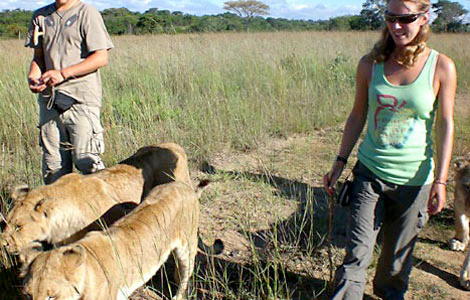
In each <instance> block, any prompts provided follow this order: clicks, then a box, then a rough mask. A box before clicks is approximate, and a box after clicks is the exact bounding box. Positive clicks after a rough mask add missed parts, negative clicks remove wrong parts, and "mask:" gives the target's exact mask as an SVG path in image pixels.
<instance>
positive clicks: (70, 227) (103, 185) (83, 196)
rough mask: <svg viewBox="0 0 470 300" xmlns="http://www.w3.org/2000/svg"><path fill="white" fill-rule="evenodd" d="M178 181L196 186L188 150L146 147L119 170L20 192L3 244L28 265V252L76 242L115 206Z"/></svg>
mask: <svg viewBox="0 0 470 300" xmlns="http://www.w3.org/2000/svg"><path fill="white" fill-rule="evenodd" d="M174 179H178V180H181V181H183V182H185V183H186V184H188V185H189V186H191V181H190V178H189V172H188V166H187V158H186V154H185V153H184V150H183V149H182V148H181V147H180V146H178V145H176V144H173V143H165V144H161V145H157V146H148V147H143V148H141V149H139V150H138V151H137V152H136V153H135V154H134V155H132V156H131V157H129V158H128V159H126V160H124V161H122V162H121V163H120V164H118V165H116V166H113V167H110V168H107V169H104V170H101V171H99V172H97V173H94V174H90V175H79V174H68V175H65V176H63V177H61V178H59V179H58V180H57V181H56V182H54V183H53V184H51V185H46V186H40V187H37V188H35V189H32V190H30V189H28V188H21V189H17V190H16V191H15V192H14V193H13V195H12V198H13V200H14V203H15V204H14V207H13V209H12V210H11V211H10V212H9V213H8V215H7V217H6V223H7V224H6V227H5V230H4V232H3V234H2V239H3V240H4V242H6V244H7V249H8V251H9V252H10V253H19V254H20V260H22V261H23V262H24V257H23V258H22V256H21V251H22V250H24V249H25V248H34V247H38V246H40V243H41V242H47V243H52V244H57V243H59V242H61V241H64V240H65V239H69V240H67V242H71V241H73V240H77V239H79V238H81V237H82V236H83V235H84V234H85V233H82V234H78V235H75V236H73V237H72V239H71V240H70V237H71V236H72V235H74V234H77V232H80V230H82V229H84V228H86V227H87V226H89V225H90V224H91V223H93V222H94V221H95V220H97V219H98V218H100V217H101V216H102V215H103V214H104V213H105V212H107V211H108V210H110V209H111V208H112V207H113V206H115V205H117V204H120V203H134V204H139V203H140V202H141V199H142V197H143V196H145V194H146V193H148V191H150V190H151V188H152V187H154V186H155V185H157V184H162V183H167V182H170V181H172V180H174ZM107 221H109V220H107ZM110 221H111V222H112V221H115V220H110Z"/></svg>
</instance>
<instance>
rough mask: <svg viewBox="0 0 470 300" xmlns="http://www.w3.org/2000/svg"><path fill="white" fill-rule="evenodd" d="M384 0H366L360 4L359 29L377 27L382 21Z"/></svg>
mask: <svg viewBox="0 0 470 300" xmlns="http://www.w3.org/2000/svg"><path fill="white" fill-rule="evenodd" d="M386 4H387V3H386V2H385V0H367V1H366V2H364V3H363V4H362V10H361V14H360V21H359V23H360V24H361V25H360V26H361V29H373V30H375V29H379V28H380V27H381V26H382V24H383V21H384V17H383V16H384V12H385V7H386Z"/></svg>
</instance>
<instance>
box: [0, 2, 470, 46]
mask: <svg viewBox="0 0 470 300" xmlns="http://www.w3.org/2000/svg"><path fill="white" fill-rule="evenodd" d="M240 5H241V6H240ZM249 5H254V6H249ZM385 7H386V3H385V0H366V1H365V2H364V3H363V5H362V10H361V12H360V14H358V15H347V16H340V17H334V18H330V19H328V20H295V19H285V18H272V17H269V16H268V17H263V16H266V15H268V14H269V6H267V5H265V4H264V3H262V2H259V1H251V0H241V1H228V2H225V6H224V9H225V10H227V12H225V13H221V14H217V15H204V16H196V15H191V14H186V13H183V12H181V11H173V12H171V11H169V10H161V9H158V8H151V9H148V10H147V11H145V12H143V13H140V12H133V11H130V10H128V9H127V8H109V9H105V10H103V11H102V12H101V14H102V16H103V19H104V22H105V24H106V27H107V29H108V31H109V33H110V34H112V35H122V34H136V35H143V34H158V33H167V34H174V33H190V32H224V31H306V30H336V31H349V30H377V29H380V28H381V26H382V25H383V14H384V10H385ZM432 10H433V12H434V15H435V16H436V17H435V19H434V20H433V22H432V28H433V31H435V32H470V20H469V17H470V16H468V11H467V10H466V9H464V8H463V6H462V5H461V4H460V3H458V2H453V1H449V0H438V1H437V2H435V3H433V5H432ZM32 14H33V12H32V11H28V10H21V9H15V10H4V11H2V12H0V37H4V38H11V37H17V38H20V39H21V38H24V35H25V34H26V32H27V28H28V24H29V21H30V19H31V16H32Z"/></svg>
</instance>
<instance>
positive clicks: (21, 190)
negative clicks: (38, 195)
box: [11, 185, 30, 202]
mask: <svg viewBox="0 0 470 300" xmlns="http://www.w3.org/2000/svg"><path fill="white" fill-rule="evenodd" d="M29 191H30V188H29V187H28V186H27V185H19V186H17V187H15V190H14V191H13V193H11V199H12V200H13V202H15V201H17V200H21V199H24V198H25V197H26V195H27V194H28V193H29Z"/></svg>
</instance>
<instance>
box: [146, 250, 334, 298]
mask: <svg viewBox="0 0 470 300" xmlns="http://www.w3.org/2000/svg"><path fill="white" fill-rule="evenodd" d="M174 271H175V262H174V260H173V259H172V258H171V256H170V258H169V260H168V261H167V262H166V263H165V265H164V267H162V269H161V270H160V271H158V272H157V274H156V275H155V276H154V277H153V278H152V280H151V282H150V283H148V285H151V286H152V288H153V290H154V291H156V294H157V295H158V296H159V298H161V299H171V296H174V295H175V294H176V290H177V285H176V284H175V282H174V280H173V278H174V277H173V275H172V274H174ZM326 286H327V282H326V281H325V280H321V279H317V278H313V277H309V276H303V275H299V274H296V273H293V272H290V271H288V270H286V269H284V268H282V267H280V266H279V265H277V266H276V265H274V264H273V263H271V262H266V261H261V262H256V263H244V262H233V261H229V260H228V259H225V258H223V257H219V256H208V255H206V254H202V253H199V254H198V255H197V257H196V266H195V271H194V274H193V276H192V280H191V283H190V291H191V292H190V293H191V294H196V299H198V300H212V299H240V300H243V299H246V300H248V299H260V300H261V299H278V298H276V297H275V296H281V299H298V300H301V299H302V300H304V299H309V300H314V299H322V300H323V299H326V293H325V291H326ZM276 289H277V290H276ZM285 294H288V295H285ZM272 295H274V297H270V296H272ZM188 298H189V297H188Z"/></svg>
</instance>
